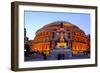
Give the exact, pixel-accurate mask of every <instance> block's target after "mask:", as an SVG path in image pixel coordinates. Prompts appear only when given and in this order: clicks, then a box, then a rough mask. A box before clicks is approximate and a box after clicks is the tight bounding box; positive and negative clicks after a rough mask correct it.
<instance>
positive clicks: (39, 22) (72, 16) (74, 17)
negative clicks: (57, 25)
mask: <svg viewBox="0 0 100 73" xmlns="http://www.w3.org/2000/svg"><path fill="white" fill-rule="evenodd" d="M24 17H25V24H24V27H25V28H26V31H27V33H26V36H27V37H29V39H30V40H32V39H34V37H35V32H36V31H37V30H38V29H39V28H41V27H43V26H44V25H46V24H48V23H51V22H54V21H66V22H70V23H72V24H74V25H76V26H78V27H79V28H81V29H82V30H83V31H84V32H85V33H86V34H89V33H90V14H82V13H81V14H80V13H67V12H66V13H64V12H38V11H25V12H24Z"/></svg>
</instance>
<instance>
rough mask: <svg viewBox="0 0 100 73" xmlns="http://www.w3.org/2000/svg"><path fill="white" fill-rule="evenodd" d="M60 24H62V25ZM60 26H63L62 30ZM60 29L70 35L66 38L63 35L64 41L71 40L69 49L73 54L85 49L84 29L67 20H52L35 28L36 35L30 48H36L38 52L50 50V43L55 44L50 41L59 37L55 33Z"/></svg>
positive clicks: (86, 45)
mask: <svg viewBox="0 0 100 73" xmlns="http://www.w3.org/2000/svg"><path fill="white" fill-rule="evenodd" d="M60 24H63V26H62V25H60ZM61 28H63V30H62V29H61ZM60 29H61V31H63V32H64V34H65V33H66V34H68V35H70V38H67V40H66V39H65V37H64V39H65V40H66V41H71V42H72V43H71V49H72V52H73V54H77V53H80V52H84V51H86V50H87V47H88V44H87V37H86V34H85V33H84V31H83V30H81V29H80V28H79V27H77V26H75V25H73V24H71V23H67V22H53V23H51V24H47V25H45V26H43V28H41V29H39V30H37V32H36V36H35V38H34V40H33V47H32V50H37V51H40V52H43V51H47V52H46V53H47V54H48V53H49V52H50V49H52V44H53V45H54V46H55V45H56V44H55V43H53V42H52V39H56V38H57V37H59V36H58V35H57V34H56V33H57V32H59V30H60ZM61 31H60V32H61ZM53 34H54V35H53ZM53 36H54V37H53ZM48 51H49V52H48Z"/></svg>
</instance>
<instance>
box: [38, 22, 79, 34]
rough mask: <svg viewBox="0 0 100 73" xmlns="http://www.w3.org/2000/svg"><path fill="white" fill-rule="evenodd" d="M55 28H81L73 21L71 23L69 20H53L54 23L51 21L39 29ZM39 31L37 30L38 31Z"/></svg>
mask: <svg viewBox="0 0 100 73" xmlns="http://www.w3.org/2000/svg"><path fill="white" fill-rule="evenodd" d="M51 28H52V29H53V28H74V29H78V30H80V28H79V27H77V26H76V25H74V24H72V23H69V22H66V21H55V22H52V23H49V24H47V25H45V26H43V27H42V28H41V29H39V30H38V31H41V30H47V29H48V30H49V29H51ZM38 31H37V32H38Z"/></svg>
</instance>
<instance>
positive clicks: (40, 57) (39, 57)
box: [25, 50, 90, 61]
mask: <svg viewBox="0 0 100 73" xmlns="http://www.w3.org/2000/svg"><path fill="white" fill-rule="evenodd" d="M59 51H60V52H59ZM59 51H58V50H57V51H56V50H54V51H53V52H52V53H51V54H50V55H49V56H45V55H44V54H36V55H30V56H25V61H46V60H68V59H84V58H90V55H89V54H83V53H81V54H79V55H73V56H72V54H71V53H70V50H67V52H65V51H64V50H59ZM61 51H62V52H61Z"/></svg>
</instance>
